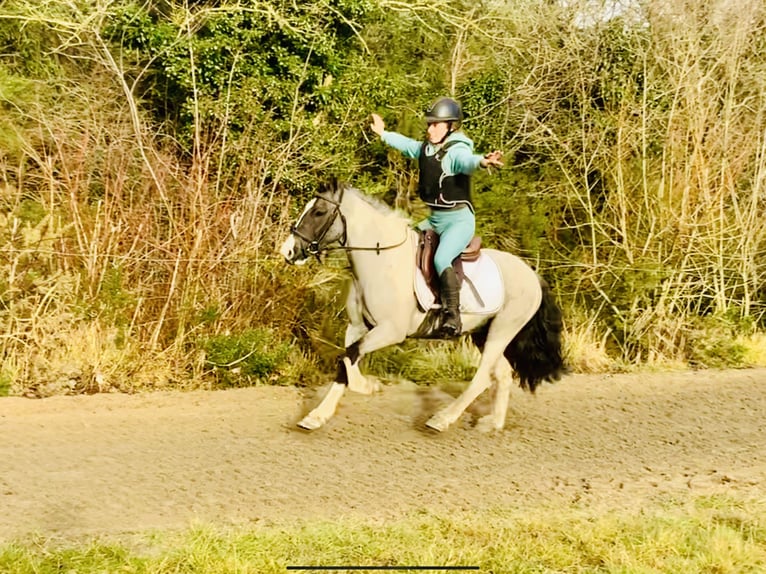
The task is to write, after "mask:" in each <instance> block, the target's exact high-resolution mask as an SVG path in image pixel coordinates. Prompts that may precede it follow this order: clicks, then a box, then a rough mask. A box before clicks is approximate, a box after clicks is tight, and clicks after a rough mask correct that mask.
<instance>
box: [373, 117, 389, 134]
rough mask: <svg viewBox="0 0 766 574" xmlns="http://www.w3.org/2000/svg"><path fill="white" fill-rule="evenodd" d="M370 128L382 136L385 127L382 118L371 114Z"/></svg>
mask: <svg viewBox="0 0 766 574" xmlns="http://www.w3.org/2000/svg"><path fill="white" fill-rule="evenodd" d="M370 129H372V131H374V132H375V133H376V134H378V135H379V136H382V135H383V130H384V129H386V124H384V123H383V118H381V117H380V116H379V115H378V114H372V124H371V125H370Z"/></svg>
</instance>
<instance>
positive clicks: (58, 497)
mask: <svg viewBox="0 0 766 574" xmlns="http://www.w3.org/2000/svg"><path fill="white" fill-rule="evenodd" d="M321 391H322V389H319V390H318V391H314V390H307V389H298V388H273V387H270V388H251V389H242V390H231V391H217V392H190V393H154V394H147V395H95V396H80V397H54V398H49V399H42V400H32V399H21V398H2V399H0V437H2V440H1V441H0V541H3V540H4V541H7V540H12V539H20V538H23V537H25V536H28V535H29V534H38V535H42V536H45V537H52V538H58V537H61V538H68V537H74V536H77V537H79V536H90V535H120V534H129V533H132V532H142V531H145V530H150V529H177V528H184V527H187V526H190V525H192V524H195V523H199V522H202V523H206V524H214V525H221V526H229V525H243V524H244V525H248V524H280V523H284V522H285V521H287V522H291V521H302V520H313V519H331V520H332V519H339V518H342V517H346V518H355V517H358V518H362V517H364V518H372V519H395V518H397V517H401V516H404V515H406V514H410V513H414V512H417V511H420V510H427V511H431V512H437V513H447V512H450V511H455V510H457V511H462V510H474V509H491V508H497V507H501V508H513V509H524V508H525V507H530V506H539V505H543V506H550V505H567V506H569V505H578V506H580V507H587V508H595V509H601V508H603V509H604V510H610V509H619V508H628V509H633V508H636V507H637V506H638V507H642V508H643V507H645V506H647V505H651V504H655V503H658V502H660V501H663V500H668V499H674V500H678V499H681V500H683V499H684V498H685V497H688V496H689V495H702V494H711V493H731V494H735V495H737V496H745V497H759V498H761V497H763V496H764V495H766V418H765V417H764V414H765V413H766V369H752V370H741V371H702V372H684V373H662V374H650V375H647V374H641V375H613V376H603V375H599V376H585V375H573V376H569V377H566V378H564V379H563V380H561V381H560V382H558V383H556V384H554V385H546V386H544V387H542V388H540V389H539V391H538V393H537V395H535V396H530V395H528V394H524V393H522V392H521V390H519V389H515V390H514V392H513V395H512V399H511V407H510V410H509V417H508V423H507V425H506V429H505V430H504V431H503V432H500V433H493V434H481V433H479V432H478V431H477V430H476V429H474V428H472V426H471V425H472V421H473V420H474V418H475V415H477V412H474V413H467V414H466V415H464V417H463V418H462V419H461V421H460V422H459V423H458V424H456V425H455V426H454V427H453V428H451V429H449V430H448V431H447V432H446V433H443V434H435V433H433V432H431V431H427V430H426V429H425V427H424V426H423V422H424V421H425V420H426V418H427V417H428V416H429V415H430V414H432V413H433V412H434V410H435V409H436V408H437V407H438V406H439V405H441V404H442V402H443V401H444V400H445V395H444V393H442V392H441V391H438V390H436V389H434V388H429V387H417V386H416V385H414V384H411V383H402V384H397V385H386V386H385V387H384V389H383V391H382V392H381V393H379V394H377V395H375V396H372V397H365V396H360V395H355V394H353V393H347V394H346V396H345V397H344V399H343V401H342V402H341V406H340V408H339V411H338V413H337V414H336V416H335V418H334V419H332V420H331V421H330V422H329V423H328V425H327V426H326V427H324V428H323V429H320V430H318V431H315V432H313V433H307V432H305V431H301V430H299V429H298V428H297V427H296V424H295V423H296V422H297V421H298V420H299V419H300V417H301V416H302V415H303V414H304V413H305V412H307V411H308V410H309V409H310V407H311V406H313V405H314V403H315V402H316V400H317V397H316V392H321ZM446 398H449V397H448V396H446ZM485 402H486V401H485ZM484 407H486V404H481V402H480V403H479V405H478V411H480V410H481V409H482V408H484Z"/></svg>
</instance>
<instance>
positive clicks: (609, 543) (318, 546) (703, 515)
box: [0, 498, 766, 574]
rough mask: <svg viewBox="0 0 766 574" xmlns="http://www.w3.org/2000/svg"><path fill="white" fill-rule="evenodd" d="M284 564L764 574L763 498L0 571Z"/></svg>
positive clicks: (277, 530) (228, 532)
mask: <svg viewBox="0 0 766 574" xmlns="http://www.w3.org/2000/svg"><path fill="white" fill-rule="evenodd" d="M291 566H292V567H297V566H302V567H308V566H316V567H320V568H319V569H316V570H302V571H303V572H309V573H311V572H322V571H324V572H327V571H334V572H378V571H385V569H386V568H390V569H391V570H390V571H398V572H404V571H406V570H402V569H401V568H403V567H406V566H409V567H415V566H419V567H421V568H423V567H426V566H428V567H440V568H442V570H440V571H441V572H448V571H453V572H454V571H459V570H456V568H457V567H468V566H471V567H478V570H470V571H472V572H483V573H486V574H489V573H492V574H500V573H519V574H521V573H553V572H556V573H559V572H565V573H578V574H580V573H597V572H598V573H602V572H603V573H615V574H616V573H620V574H627V573H640V574H650V573H651V574H654V573H668V574H671V573H672V574H678V573H684V574H689V573H696V572H699V573H703V572H704V573H711V574H713V573H714V574H726V573H731V574H743V573H750V572H752V573H756V572H766V501H747V502H745V501H737V500H733V499H722V498H702V499H698V500H696V501H695V502H694V503H689V504H677V505H669V506H665V507H662V508H654V509H653V510H651V511H643V512H642V511H634V512H626V511H625V512H611V513H608V514H604V515H598V514H595V513H594V512H593V511H585V510H577V509H573V508H572V509H555V508H551V509H539V510H536V511H534V512H525V513H521V512H520V511H496V512H492V513H486V512H485V513H462V514H460V515H457V516H450V517H446V516H437V515H432V514H418V515H414V516H410V517H408V518H406V519H402V520H399V521H395V522H383V523H373V522H365V521H360V520H340V521H338V522H312V523H307V524H302V525H286V526H281V527H277V526H268V527H266V526H257V527H250V528H247V529H245V528H236V529H221V528H215V527H212V526H200V527H195V528H193V529H190V530H186V531H183V532H177V533H173V532H154V533H147V534H142V535H140V536H139V537H138V538H135V537H134V538H132V539H131V540H130V541H127V542H126V541H123V542H114V541H111V542H110V541H108V540H106V539H92V540H88V541H82V540H80V541H78V542H71V543H69V544H66V543H62V542H61V541H58V542H56V541H52V540H43V539H36V540H26V541H18V542H15V543H12V544H6V545H4V546H0V572H7V573H9V574H22V573H24V574H26V573H35V574H49V573H50V574H53V573H56V574H62V573H65V574H89V573H108V574H119V573H125V574H128V573H130V574H170V573H174V574H175V573H205V574H234V573H236V574H286V573H287V572H289V571H291V570H288V567H291ZM341 567H345V570H344V569H340V568H341ZM363 567H367V569H366V570H365V569H363ZM448 567H450V568H448ZM321 568H324V570H322V569H321ZM330 568H332V570H330ZM410 571H411V572H418V571H423V570H415V569H412V570H410ZM438 571H439V570H432V572H438ZM466 571H469V570H466Z"/></svg>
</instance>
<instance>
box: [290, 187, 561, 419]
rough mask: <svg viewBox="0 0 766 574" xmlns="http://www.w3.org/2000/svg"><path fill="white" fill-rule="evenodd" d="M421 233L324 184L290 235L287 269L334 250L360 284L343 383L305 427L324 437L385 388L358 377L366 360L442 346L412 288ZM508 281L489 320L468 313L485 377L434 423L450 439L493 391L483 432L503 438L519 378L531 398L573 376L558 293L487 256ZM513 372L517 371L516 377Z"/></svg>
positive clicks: (489, 252) (352, 304)
mask: <svg viewBox="0 0 766 574" xmlns="http://www.w3.org/2000/svg"><path fill="white" fill-rule="evenodd" d="M418 241H419V232H418V231H416V230H415V229H414V228H413V226H412V224H411V221H410V220H409V219H408V218H407V217H406V216H404V215H403V214H401V213H400V212H398V211H395V210H393V209H391V208H390V207H389V206H388V205H386V204H384V203H382V202H381V201H379V200H376V199H374V198H371V197H369V196H367V195H366V194H364V193H363V192H362V191H360V190H359V189H356V188H354V187H352V186H351V185H349V184H347V183H344V182H339V181H336V180H334V181H332V182H330V183H325V184H322V185H321V186H320V187H319V190H318V192H317V193H316V195H315V196H314V197H313V198H312V199H311V200H310V201H309V202H308V203H307V204H306V206H305V208H304V209H303V212H302V213H301V215H300V216H299V218H298V219H297V220H296V222H295V223H294V224H293V225H292V227H291V228H290V234H289V236H288V237H287V239H286V240H285V241H284V243H283V244H282V246H281V248H280V253H281V255H282V256H283V257H284V259H285V261H286V262H287V263H290V264H297V265H301V264H304V263H306V262H307V261H309V260H310V259H311V258H312V257H316V258H317V260H320V261H321V256H323V255H324V254H325V253H327V252H328V251H331V250H342V251H345V252H346V254H347V256H348V259H349V262H350V267H351V272H352V278H351V281H350V286H349V291H348V295H347V298H346V313H347V315H348V319H349V321H348V324H347V326H346V331H345V352H344V353H343V355H342V356H341V357H340V359H339V361H338V374H337V376H336V379H335V381H334V382H333V383H332V384H331V385H330V387H329V390H328V391H327V393H326V394H325V396H324V397H323V398H322V400H321V402H320V403H319V405H318V406H317V407H316V408H314V409H313V410H312V411H311V412H309V413H308V414H307V415H306V416H305V417H304V418H303V419H302V420H301V421H300V422H299V423H298V426H299V427H300V428H302V429H305V430H316V429H318V428H320V427H321V426H322V425H324V424H325V423H326V422H327V421H328V420H329V419H330V418H331V417H332V416H333V415H334V414H335V411H336V408H337V406H338V403H339V402H340V399H341V397H342V396H343V394H344V392H345V390H346V388H349V389H350V390H352V391H355V392H359V393H363V394H373V393H374V392H375V391H377V390H379V389H380V385H379V383H378V382H377V381H375V380H371V379H368V378H366V377H365V376H364V375H363V374H362V373H361V371H360V369H359V363H360V360H361V358H362V357H364V356H365V355H367V354H368V353H372V352H373V351H376V350H378V349H382V348H384V347H388V346H389V345H395V344H398V343H401V342H403V341H404V340H405V339H406V338H426V337H428V338H433V337H434V336H435V333H434V332H433V330H430V329H427V328H424V326H425V325H427V324H428V322H429V317H430V318H432V316H433V313H434V311H433V310H425V309H423V308H422V306H421V305H420V304H419V303H418V300H417V297H416V295H415V291H414V289H413V283H414V279H415V273H416V251H417V244H418ZM481 254H482V256H488V257H490V258H491V259H492V260H493V261H494V262H495V263H496V264H497V267H498V269H499V271H500V275H501V276H502V282H503V287H502V294H501V301H502V303H501V304H500V305H499V308H498V309H497V310H496V311H494V312H492V313H490V314H470V313H464V312H462V310H461V318H462V322H463V333H469V334H470V337H471V339H472V340H473V342H474V343H475V344H476V346H477V347H478V348H479V351H480V352H481V358H480V361H479V365H478V368H477V369H476V372H475V374H474V376H473V378H472V380H471V382H470V384H469V385H468V386H467V387H466V389H465V390H464V392H463V393H462V394H461V395H460V396H458V397H457V398H456V399H455V400H454V401H453V402H451V403H450V404H448V405H447V406H446V407H445V408H443V409H442V410H440V411H438V412H436V413H435V414H434V415H433V416H431V418H430V419H428V421H427V422H426V423H425V424H426V427H428V428H430V429H433V430H435V431H439V432H442V431H445V430H446V429H447V428H448V427H449V426H450V425H451V424H453V423H454V422H455V421H457V419H458V418H459V417H460V415H461V414H462V413H463V411H464V410H465V409H466V408H467V407H468V406H469V405H470V404H471V403H472V402H473V401H474V400H475V399H476V398H477V397H478V396H479V395H480V394H481V393H482V392H484V391H485V390H487V389H488V388H490V387H492V386H494V387H495V395H494V401H493V404H492V409H491V411H490V414H488V415H486V416H484V417H482V418H481V419H480V420H479V422H478V423H477V427H478V428H479V429H480V430H483V431H492V430H501V429H502V428H503V427H504V425H505V419H506V412H507V410H508V402H509V398H510V390H511V386H512V379H513V371H515V374H516V376H517V378H518V380H519V385H520V386H521V388H522V389H524V390H525V391H529V392H531V393H534V392H535V389H536V387H537V386H538V385H539V384H541V383H543V382H545V381H549V382H553V381H557V380H559V379H560V378H561V376H562V375H563V374H565V372H566V370H567V368H566V366H565V364H564V360H563V357H562V314H561V310H560V308H559V307H558V305H557V303H556V301H555V298H554V296H553V293H552V291H551V288H550V287H549V285H548V284H547V282H546V281H545V280H543V279H542V278H540V277H539V276H538V274H537V273H536V272H535V271H534V270H533V269H532V268H531V267H530V266H529V265H528V264H527V263H525V262H524V261H523V260H522V259H521V258H519V257H517V256H515V255H513V254H511V253H508V252H505V251H499V250H495V249H488V248H482V249H481ZM509 367H510V368H509Z"/></svg>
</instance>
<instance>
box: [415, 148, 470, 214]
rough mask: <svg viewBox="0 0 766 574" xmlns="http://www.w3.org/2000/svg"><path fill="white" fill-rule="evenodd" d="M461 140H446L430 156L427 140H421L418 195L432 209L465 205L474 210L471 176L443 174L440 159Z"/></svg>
mask: <svg viewBox="0 0 766 574" xmlns="http://www.w3.org/2000/svg"><path fill="white" fill-rule="evenodd" d="M457 143H461V142H454V141H453V142H447V143H446V144H444V145H443V146H442V147H441V149H439V151H437V152H436V153H435V154H434V155H432V156H427V155H426V145H427V142H423V147H422V148H421V149H420V157H419V158H418V167H419V169H420V178H419V181H418V195H419V196H420V199H422V200H423V202H425V204H426V205H428V206H430V207H431V208H433V209H437V210H445V209H454V208H456V207H463V206H465V205H467V206H468V207H469V208H470V209H471V211H474V209H473V204H472V203H471V178H470V176H468V175H466V174H464V173H456V174H455V175H449V176H448V175H445V174H444V171H443V170H442V159H443V158H444V156H445V155H446V153H447V150H448V149H449V148H450V147H451V146H453V145H455V144H457Z"/></svg>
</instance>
